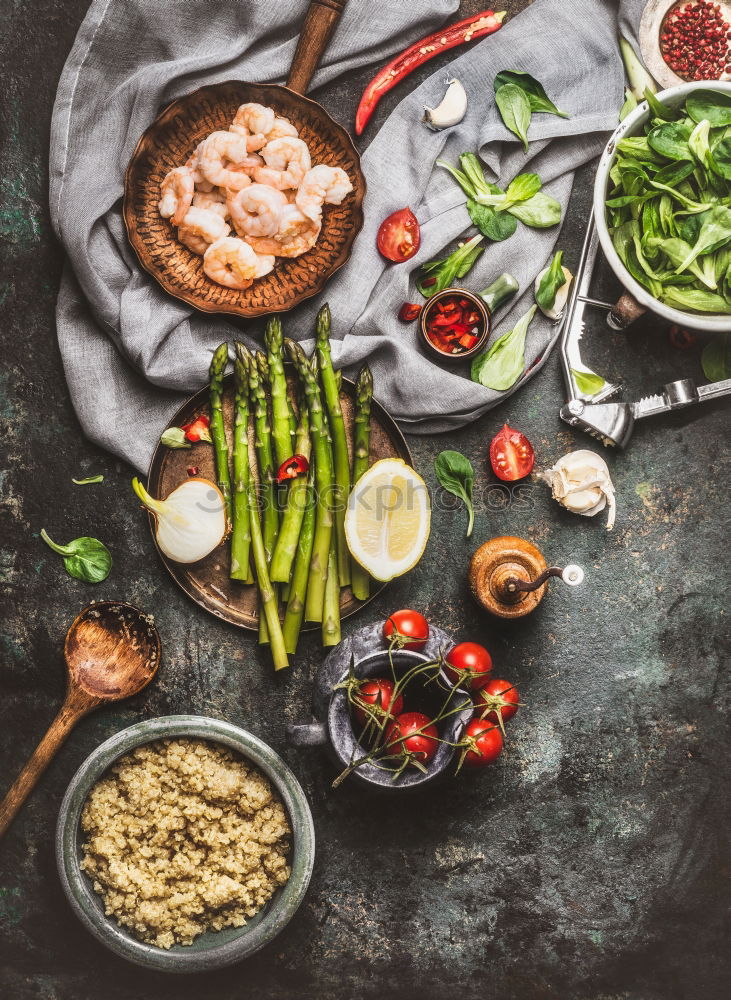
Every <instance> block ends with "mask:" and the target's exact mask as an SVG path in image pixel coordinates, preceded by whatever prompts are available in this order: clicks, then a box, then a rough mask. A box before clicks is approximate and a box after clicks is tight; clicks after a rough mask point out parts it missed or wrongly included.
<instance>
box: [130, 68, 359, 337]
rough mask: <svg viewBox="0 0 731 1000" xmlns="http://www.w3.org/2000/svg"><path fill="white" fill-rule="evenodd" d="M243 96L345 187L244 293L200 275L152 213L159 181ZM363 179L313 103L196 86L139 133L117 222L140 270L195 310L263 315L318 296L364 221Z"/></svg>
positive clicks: (230, 87)
mask: <svg viewBox="0 0 731 1000" xmlns="http://www.w3.org/2000/svg"><path fill="white" fill-rule="evenodd" d="M247 101H255V102H257V103H259V104H264V105H267V106H268V107H271V108H273V109H274V110H275V112H276V113H277V114H278V115H282V116H284V117H285V118H289V120H290V121H291V122H292V124H293V125H295V126H296V127H297V129H298V130H299V133H300V136H301V138H302V139H304V141H305V142H306V143H307V145H308V146H309V148H310V153H311V155H312V162H313V164H316V163H326V164H328V165H329V166H333V167H342V168H343V170H345V172H346V173H347V174H348V177H349V178H350V180H351V183H352V184H353V191H352V192H351V193H350V194H349V195H348V197H347V198H346V199H345V200H344V202H343V203H342V205H328V206H326V207H325V211H324V213H323V222H322V231H321V233H320V236H319V238H318V240H317V243H316V244H315V246H314V247H313V248H312V249H311V250H309V251H308V252H307V253H305V254H302V256H301V257H295V258H292V259H286V258H284V257H279V258H277V264H276V267H275V268H274V270H273V271H272V272H271V274H268V275H266V277H264V278H259V279H258V280H257V281H255V282H254V283H253V285H251V287H250V288H247V289H245V290H244V291H237V290H236V289H232V288H224V287H223V286H222V285H218V284H216V282H214V281H211V279H210V278H208V277H207V276H206V275H205V274H204V272H203V265H202V261H201V258H200V257H198V256H197V255H196V254H194V253H192V251H190V250H188V249H187V247H184V246H183V245H182V243H179V242H178V241H177V239H176V233H175V229H174V228H173V226H172V225H171V224H170V222H169V220H167V219H163V218H161V217H160V213H159V211H158V208H157V203H158V201H159V200H160V184H161V183H162V180H163V178H164V176H165V174H166V173H167V172H168V171H169V170H171V169H172V168H173V167H178V166H180V165H181V164H183V163H185V161H186V160H187V159H188V157H189V156H191V154H192V153H193V152H194V150H195V148H196V146H197V145H198V143H199V142H201V141H202V140H203V139H205V138H206V136H208V135H209V134H210V133H211V132H214V131H216V130H218V129H222V130H226V129H228V127H229V125H230V124H231V122H232V121H233V117H234V115H235V113H236V109H237V108H238V107H239V105H240V104H243V103H245V102H247ZM365 189H366V184H365V178H364V177H363V174H362V172H361V169H360V159H359V157H358V153H357V151H356V149H355V146H354V145H353V143H352V141H351V139H350V136H349V135H348V133H347V132H346V131H345V129H344V128H343V127H342V126H341V125H338V124H337V123H336V122H334V121H333V120H332V119H331V118H330V116H329V115H328V114H327V113H326V112H325V110H324V109H323V108H321V107H320V105H319V104H317V103H316V102H315V101H311V100H310V99H309V98H308V97H303V96H302V95H301V94H297V93H295V92H294V91H292V90H288V89H287V88H286V87H280V86H278V85H277V84H272V83H261V84H251V83H243V82H241V81H237V80H231V81H229V82H228V83H218V84H213V85H211V86H208V87H201V88H200V89H199V90H195V91H193V93H192V94H186V95H185V97H180V98H178V100H176V101H173V103H172V104H170V105H168V107H167V108H165V110H164V111H163V112H162V113H161V114H160V115H159V116H158V117H157V118H156V119H155V121H154V122H153V123H152V125H150V127H149V128H148V129H147V131H146V132H145V133H144V135H143V136H142V138H141V139H140V141H139V142H138V143H137V147H136V149H135V151H134V153H133V155H132V159H131V161H130V164H129V167H128V168H127V173H126V175H125V183H124V209H123V214H124V222H125V225H126V227H127V235H128V236H129V241H130V243H131V244H132V246H133V248H134V250H135V252H136V253H137V256H138V258H139V261H140V264H141V265H142V267H143V268H144V269H145V270H146V271H148V272H149V273H150V274H151V275H152V276H153V278H155V279H156V280H157V281H158V282H159V283H160V285H162V287H163V288H164V289H165V291H166V292H169V294H170V295H174V296H175V297H176V298H178V299H182V300H183V301H184V302H187V303H189V305H191V306H194V307H195V308H196V309H200V310H201V311H203V312H210V313H226V314H228V315H231V316H242V317H252V316H262V315H264V314H266V313H273V312H285V311H286V310H288V309H292V308H293V307H294V306H296V305H298V304H299V303H300V302H303V301H304V300H305V299H308V298H310V297H311V296H313V295H316V294H317V293H318V292H319V291H321V290H322V288H323V287H324V285H325V283H326V281H327V280H328V278H329V277H330V276H331V275H332V274H334V273H335V271H337V270H338V268H340V267H342V266H343V264H344V263H345V262H346V261H347V259H348V258H349V257H350V251H351V248H352V245H353V240H354V239H355V237H356V235H357V234H358V233H359V232H360V230H361V228H362V226H363V196H364V195H365Z"/></svg>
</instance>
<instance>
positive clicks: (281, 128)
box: [266, 117, 299, 142]
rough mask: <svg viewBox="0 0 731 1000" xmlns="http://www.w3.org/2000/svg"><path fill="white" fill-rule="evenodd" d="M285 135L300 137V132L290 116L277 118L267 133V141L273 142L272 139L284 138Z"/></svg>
mask: <svg viewBox="0 0 731 1000" xmlns="http://www.w3.org/2000/svg"><path fill="white" fill-rule="evenodd" d="M285 135H291V136H293V137H294V138H295V139H297V138H299V132H298V131H297V129H296V128H295V127H294V125H293V124H292V122H291V121H290V120H289V118H279V117H277V118H275V119H274V124H273V125H272V127H271V128H270V129H269V131H268V132H267V134H266V137H267V142H271V140H272V139H283V138H284V137H285Z"/></svg>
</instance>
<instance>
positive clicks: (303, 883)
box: [56, 715, 315, 972]
mask: <svg viewBox="0 0 731 1000" xmlns="http://www.w3.org/2000/svg"><path fill="white" fill-rule="evenodd" d="M174 737H188V738H194V739H195V738H197V739H203V740H208V741H210V742H211V743H220V744H222V745H223V746H226V747H229V748H230V749H231V750H235V751H237V752H238V753H240V754H241V755H242V756H243V757H246V758H247V759H248V760H250V761H252V763H253V764H255V765H256V766H257V767H258V768H259V769H260V770H261V771H262V772H263V773H264V774H265V775H266V776H267V777H268V778H269V780H270V781H271V782H272V784H273V785H274V787H275V788H276V790H277V792H278V793H279V796H280V798H281V800H282V802H283V803H284V807H285V808H286V810H287V813H288V814H289V820H290V826H291V828H292V852H291V855H290V863H291V867H292V874H291V876H290V878H289V881H288V882H287V883H286V884H285V885H283V886H282V887H281V888H280V889H278V890H277V891H276V893H275V894H274V896H272V898H271V899H270V900H269V902H268V903H267V904H266V906H264V907H263V908H262V909H261V910H260V911H259V912H258V913H257V914H256V916H254V917H252V919H251V920H250V921H249V922H248V923H247V924H245V925H244V926H243V927H227V928H225V929H224V930H222V931H210V932H208V933H206V934H201V935H200V937H197V938H196V939H195V941H194V942H193V944H191V945H187V946H182V945H175V946H174V947H172V948H170V949H169V950H167V949H164V948H157V947H155V946H154V945H149V944H143V943H142V942H141V941H138V940H137V939H136V938H135V937H133V936H132V935H131V934H130V933H129V932H128V931H127V930H125V929H124V928H123V927H121V926H120V925H119V924H118V923H117V922H116V921H115V920H114V919H112V918H111V917H107V916H105V914H104V909H103V906H102V902H101V899H100V898H99V896H98V895H97V894H96V893H95V892H94V890H93V888H92V885H91V881H90V879H89V878H88V876H87V875H86V874H85V873H84V872H83V871H82V870H81V867H80V862H81V857H82V855H81V840H82V832H81V825H80V818H81V812H82V809H83V807H84V803H85V802H86V798H87V796H88V794H89V792H90V791H91V789H92V787H93V785H94V784H95V783H96V782H97V781H98V780H99V778H101V777H102V775H103V774H104V773H105V771H107V770H108V768H109V767H110V766H111V765H112V764H113V763H114V761H115V760H117V758H118V757H121V756H122V754H125V753H128V752H129V751H130V750H133V749H134V748H135V747H138V746H141V745H142V744H144V743H151V742H152V741H153V740H160V739H169V738H174ZM314 859H315V831H314V827H313V823H312V814H311V812H310V807H309V805H308V802H307V799H306V797H305V793H304V792H303V791H302V788H301V786H300V784H299V782H298V781H297V779H296V778H295V776H294V774H293V773H292V771H290V769H289V768H288V767H287V765H286V764H285V763H284V761H283V760H282V758H281V757H280V756H279V755H278V754H276V753H275V752H274V751H273V750H272V749H271V747H269V746H267V745H266V743H262V741H261V740H259V739H257V737H256V736H252V735H251V733H247V732H246V731H245V730H243V729H239V728H238V727H237V726H232V725H231V724H230V723H228V722H221V721H220V720H218V719H209V718H206V717H204V716H195V715H170V716H167V717H164V718H160V719H149V720H146V721H145V722H139V723H137V725H135V726H130V728H129V729H124V730H122V732H121V733H117V734H116V735H115V736H112V737H111V738H110V739H108V740H107V741H106V742H105V743H102V744H101V746H98V747H97V748H96V750H95V751H94V752H93V753H92V754H90V756H89V757H87V759H86V760H85V761H84V763H83V764H82V765H81V767H80V768H79V770H78V771H77V772H76V774H75V775H74V776H73V778H72V779H71V783H70V784H69V787H68V790H67V791H66V794H65V796H64V798H63V802H62V803H61V810H60V813H59V817H58V826H57V828H56V861H57V864H58V870H59V874H60V876H61V883H62V885H63V888H64V891H65V892H66V895H67V897H68V900H69V902H70V903H71V908H72V909H73V911H74V912H75V913H76V915H77V916H78V917H79V919H80V920H81V922H82V923H83V924H84V926H85V927H86V928H87V930H89V931H91V933H92V934H93V935H94V936H95V937H97V938H98V939H99V940H100V941H101V942H102V943H103V944H105V945H106V946H107V947H108V948H110V949H111V950H112V951H114V952H116V954H117V955H121V956H122V957H123V958H127V959H129V961H131V962H135V963H136V964H137V965H143V966H146V967H147V968H149V969H159V970H162V971H164V972H203V971H209V970H211V969H218V968H222V967H223V966H226V965H232V964H233V963H234V962H239V961H241V960H242V959H244V958H246V957H247V956H248V955H251V954H253V953H254V952H255V951H258V950H259V948H263V947H264V945H265V944H268V942H269V941H271V940H272V939H273V938H274V937H276V935H277V934H279V932H280V931H281V930H282V929H283V928H284V927H285V926H286V924H287V923H288V922H289V920H291V918H292V917H293V916H294V914H295V912H296V910H297V908H298V907H299V905H300V903H301V902H302V900H303V899H304V895H305V892H306V891H307V886H308V884H309V881H310V876H311V874H312V865H313V863H314Z"/></svg>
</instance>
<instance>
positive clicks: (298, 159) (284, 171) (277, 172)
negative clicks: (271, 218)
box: [254, 136, 312, 191]
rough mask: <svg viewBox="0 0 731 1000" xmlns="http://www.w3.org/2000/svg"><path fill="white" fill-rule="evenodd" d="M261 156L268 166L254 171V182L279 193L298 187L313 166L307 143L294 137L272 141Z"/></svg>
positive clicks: (284, 137)
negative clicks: (274, 189) (272, 188)
mask: <svg viewBox="0 0 731 1000" xmlns="http://www.w3.org/2000/svg"><path fill="white" fill-rule="evenodd" d="M261 155H262V156H263V157H264V162H265V163H266V166H265V167H259V168H258V169H257V170H255V171H254V180H255V181H258V183H260V184H269V185H270V187H274V188H277V189H278V190H279V191H284V190H286V189H287V188H296V187H298V186H299V184H300V182H301V180H302V178H303V177H304V176H305V174H306V173H307V171H308V170H309V169H310V167H311V166H312V160H311V159H310V151H309V149H308V148H307V143H305V142H303V141H302V140H301V139H295V138H293V137H292V136H283V137H282V138H281V139H272V141H271V142H268V143H267V144H266V146H265V147H264V148H263V149H262V151H261Z"/></svg>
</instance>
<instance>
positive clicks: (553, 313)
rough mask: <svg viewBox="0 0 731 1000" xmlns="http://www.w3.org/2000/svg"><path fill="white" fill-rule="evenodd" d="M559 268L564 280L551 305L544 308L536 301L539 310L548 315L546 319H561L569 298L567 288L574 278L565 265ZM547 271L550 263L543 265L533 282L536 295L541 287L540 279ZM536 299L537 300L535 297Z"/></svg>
mask: <svg viewBox="0 0 731 1000" xmlns="http://www.w3.org/2000/svg"><path fill="white" fill-rule="evenodd" d="M561 270H562V271H563V273H564V277H565V278H566V281H565V282H564V283H563V285H561V287H560V288H559V289H558V291H557V292H556V298H555V299H554V302H553V305H552V306H550V307H549V308H547V309H544V308H543V306H542V305H541V303H540V302H538V308H539V309H540V310H541V312H542V313H543V315H544V316H547V317H548V319H553V320H556V319H561V317H562V316H563V311H564V309H565V308H566V303H567V301H568V298H569V289H570V288H571V282H572V281H573V280H574V276H573V274H572V273H571V271H569V269H568V268H567V267H562V268H561ZM549 271H550V265H549V267H544V269H543V270H542V271H541V273H540V274H539V275H538V277H537V278H536V283H535V293H536V295H537V294H538V289H539V288H540V287H541V281H542V280H543V278H544V277H545V275H547V274H548V272H549ZM536 301H538V300H537V299H536Z"/></svg>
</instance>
